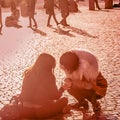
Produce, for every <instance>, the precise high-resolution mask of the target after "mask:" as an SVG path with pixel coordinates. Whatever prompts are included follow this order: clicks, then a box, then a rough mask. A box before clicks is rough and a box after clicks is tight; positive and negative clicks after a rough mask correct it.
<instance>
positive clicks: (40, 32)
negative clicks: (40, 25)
mask: <svg viewBox="0 0 120 120" xmlns="http://www.w3.org/2000/svg"><path fill="white" fill-rule="evenodd" d="M30 28H31V29H32V30H33V31H34V33H38V34H40V35H42V36H47V34H46V33H45V32H43V31H41V30H39V29H37V28H33V27H30Z"/></svg>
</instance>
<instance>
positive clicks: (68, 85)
mask: <svg viewBox="0 0 120 120" xmlns="http://www.w3.org/2000/svg"><path fill="white" fill-rule="evenodd" d="M71 87H72V80H71V79H70V78H66V79H65V80H64V82H63V83H62V88H64V89H65V90H69V89H71Z"/></svg>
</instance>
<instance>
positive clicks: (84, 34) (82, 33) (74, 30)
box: [67, 26, 97, 38]
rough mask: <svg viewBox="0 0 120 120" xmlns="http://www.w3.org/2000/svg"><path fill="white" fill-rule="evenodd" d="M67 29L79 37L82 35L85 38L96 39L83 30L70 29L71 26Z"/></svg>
mask: <svg viewBox="0 0 120 120" xmlns="http://www.w3.org/2000/svg"><path fill="white" fill-rule="evenodd" d="M67 28H69V29H71V31H72V32H74V33H77V34H79V35H83V36H87V37H92V38H97V36H93V35H91V34H89V33H87V32H86V31H84V30H81V29H79V28H76V27H72V26H68V27H67Z"/></svg>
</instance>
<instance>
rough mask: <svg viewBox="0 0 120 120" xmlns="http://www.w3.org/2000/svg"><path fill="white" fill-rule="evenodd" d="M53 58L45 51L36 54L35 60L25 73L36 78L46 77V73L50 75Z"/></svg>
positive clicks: (53, 66)
mask: <svg viewBox="0 0 120 120" xmlns="http://www.w3.org/2000/svg"><path fill="white" fill-rule="evenodd" d="M55 65H56V62H55V58H54V57H53V56H51V55H50V54H47V53H42V54H40V55H39V56H38V58H37V60H36V61H35V63H34V64H33V66H32V67H30V68H29V69H28V70H27V71H26V72H25V76H26V75H30V76H31V78H33V79H37V78H40V77H42V76H43V77H46V75H48V74H49V75H50V74H51V75H52V74H53V69H54V68H55Z"/></svg>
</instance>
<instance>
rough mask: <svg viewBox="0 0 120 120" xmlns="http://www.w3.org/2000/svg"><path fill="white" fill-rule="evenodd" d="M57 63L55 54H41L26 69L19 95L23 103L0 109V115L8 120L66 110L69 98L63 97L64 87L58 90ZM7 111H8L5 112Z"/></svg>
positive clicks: (42, 115)
mask: <svg viewBox="0 0 120 120" xmlns="http://www.w3.org/2000/svg"><path fill="white" fill-rule="evenodd" d="M55 65H56V62H55V59H54V57H53V56H51V55H49V54H47V53H42V54H40V56H39V57H38V58H37V60H36V62H35V63H34V65H33V66H32V67H30V68H29V69H28V70H27V71H25V75H24V79H23V85H22V91H21V94H20V96H19V98H20V101H21V105H18V106H15V105H14V106H13V107H12V105H11V106H9V107H8V108H6V107H4V108H3V110H2V111H0V117H1V116H2V118H6V120H13V119H12V118H14V120H16V119H20V118H32V119H35V118H40V119H44V118H49V117H53V116H56V115H58V114H61V113H63V112H65V108H66V106H67V103H68V99H67V98H65V97H62V98H61V96H62V93H63V91H64V89H63V88H62V87H60V89H59V90H58V88H57V85H56V81H55V76H54V68H55ZM10 109H11V110H10ZM12 110H13V111H12ZM6 111H7V113H5V112H6ZM3 113H5V114H3ZM5 115H6V116H5ZM15 116H16V117H15Z"/></svg>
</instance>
